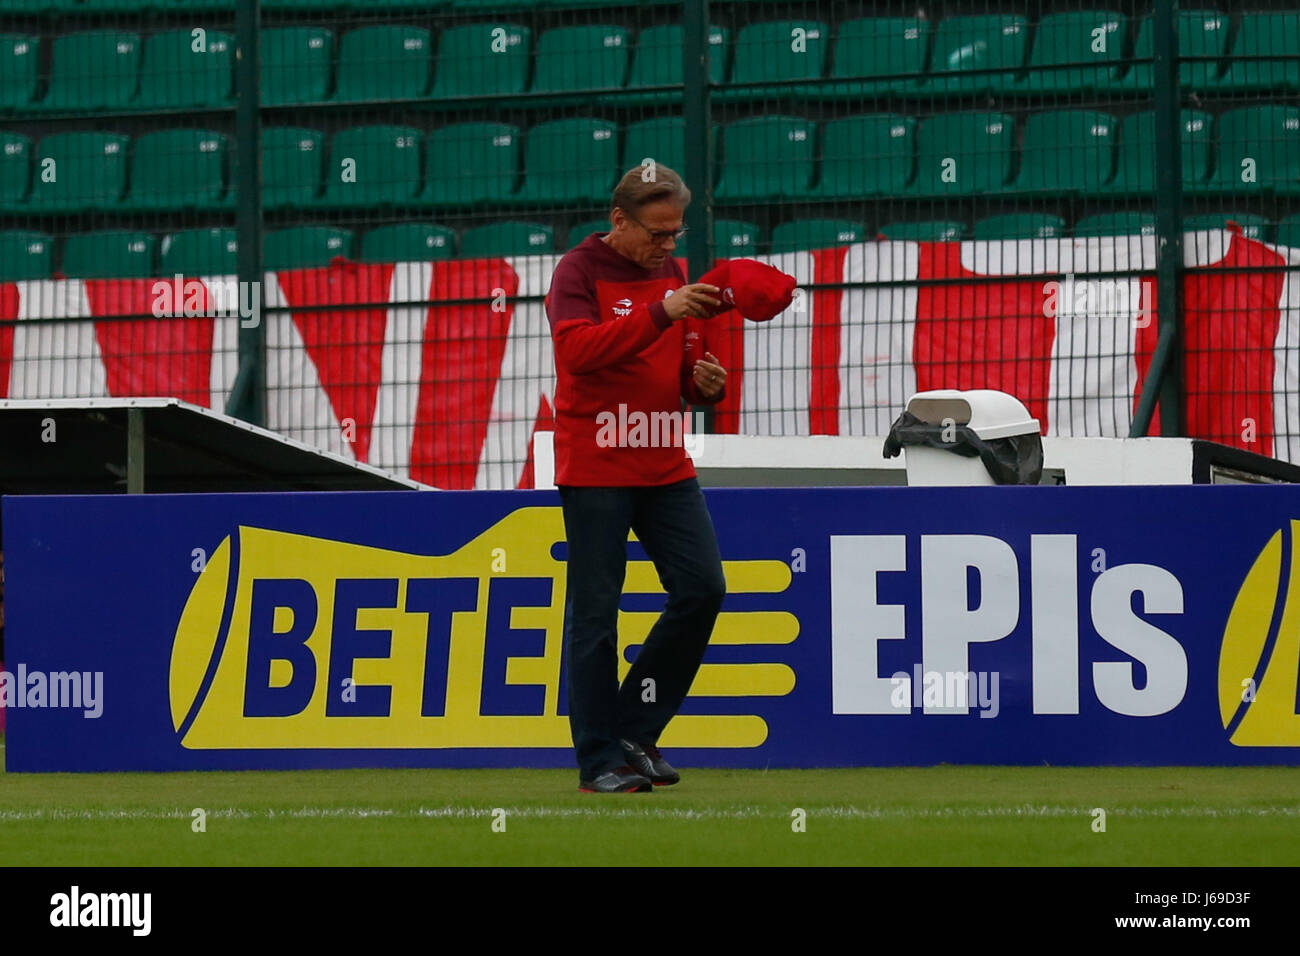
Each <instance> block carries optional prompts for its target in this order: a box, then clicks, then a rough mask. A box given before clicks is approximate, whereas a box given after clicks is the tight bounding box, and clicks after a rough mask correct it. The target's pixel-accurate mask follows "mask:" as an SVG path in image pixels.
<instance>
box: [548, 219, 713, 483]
mask: <svg viewBox="0 0 1300 956" xmlns="http://www.w3.org/2000/svg"><path fill="white" fill-rule="evenodd" d="M602 235H603V234H596V235H592V236H588V237H587V238H586V239H585V240H583V241H582V242H581V243H579V244H578V245H577V246H576V247H575V248H573V249H571V250H570V251H569V252H568V253H567V254H566V255H565V256H564V257H563V258H562V259H560V261H559V263H558V264H557V265H556V267H555V273H554V275H552V277H551V289H550V292H548V293H547V295H546V316H547V319H548V320H549V321H550V324H551V338H552V340H553V341H554V343H555V371H556V387H555V483H556V484H557V485H585V486H590V485H623V486H626V485H666V484H669V483H670V482H674V481H682V480H683V479H686V478H693V477H695V465H694V463H692V461H691V458H690V455H688V454H687V453H686V449H685V448H684V447H683V445H682V439H681V436H682V435H683V434H684V433H685V429H686V427H687V426H688V425H689V412H685V411H683V410H682V399H685V400H686V401H687V402H689V403H690V404H692V405H706V404H713V403H716V402H718V401H721V400H722V398H723V394H724V393H721V392H720V393H719V394H718V395H716V396H715V397H714V398H713V399H711V400H709V399H705V398H704V396H702V395H701V394H700V393H699V391H698V390H697V389H696V387H695V382H694V381H693V380H692V378H691V371H692V369H693V367H694V365H695V362H696V360H697V359H701V358H703V357H704V352H705V350H706V348H707V345H706V342H705V336H704V327H705V326H704V323H703V322H701V321H697V320H695V319H682V320H681V321H679V322H673V321H671V320H670V319H669V318H668V314H667V312H666V311H665V310H664V306H663V300H664V298H665V297H667V296H668V295H669V294H670V293H671V292H672V291H673V290H675V289H677V288H679V287H681V286H683V285H685V284H686V277H685V276H684V275H683V274H682V271H681V268H680V267H679V266H678V265H677V262H676V260H675V259H673V258H672V257H671V256H670V257H669V258H668V259H666V260H664V264H663V265H662V266H660V267H659V269H658V270H656V271H654V272H651V271H649V270H647V269H644V268H642V267H641V266H640V265H638V264H637V263H635V262H633V261H632V260H631V259H629V258H627V257H626V256H624V255H623V254H622V253H620V252H617V251H615V250H614V249H612V248H610V247H609V246H608V245H607V244H606V243H605V242H604V241H603V238H602Z"/></svg>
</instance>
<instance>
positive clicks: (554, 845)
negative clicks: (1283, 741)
mask: <svg viewBox="0 0 1300 956" xmlns="http://www.w3.org/2000/svg"><path fill="white" fill-rule="evenodd" d="M576 782H577V777H576V773H575V772H571V771H568V770H336V771H292V772H245V773H165V774H144V773H113V774H10V773H0V847H3V848H4V852H3V860H4V863H5V864H8V865H66V866H99V865H127V866H135V865H182V866H190V865H198V866H210V865H236V866H258V865H264V864H274V865H388V864H396V865H412V866H427V865H461V864H469V865H476V864H477V865H496V864H517V865H533V864H538V865H551V864H559V865H575V864H577V865H581V864H596V865H619V864H626V865H647V864H650V865H655V864H666V865H673V864H684V865H693V864H728V865H768V864H786V865H802V864H833V865H886V866H900V865H901V866H911V865H971V864H979V865H1048V866H1051V865H1075V866H1077V865H1083V866H1091V865H1119V866H1125V865H1144V866H1150V865H1168V866H1201V865H1216V866H1251V865H1281V866H1295V865H1300V769H1293V768H1246V769H1240V768H1238V769H1228V768H1182V767H1170V768H1100V769H1098V768H1057V767H1012V768H1008V767H950V766H940V767H929V768H887V769H851V770H771V771H758V770H691V769H689V768H684V769H683V782H682V783H681V784H680V785H679V786H677V787H672V788H659V789H657V790H656V792H655V793H653V794H632V795H617V796H603V795H602V796H595V795H588V794H579V793H578V792H577V791H576ZM1097 807H1100V808H1103V809H1104V810H1105V811H1106V830H1105V832H1104V833H1098V832H1094V830H1093V820H1094V816H1093V812H1092V811H1093V810H1094V808H1097ZM195 808H202V809H204V810H205V811H206V813H207V820H206V832H203V833H196V832H194V831H193V828H192V821H193V817H192V811H193V810H194V809H195ZM497 808H501V809H504V810H505V811H506V812H505V818H504V820H505V831H504V832H495V831H494V830H493V822H494V819H499V815H495V816H494V813H493V811H494V810H495V809H497ZM795 808H801V809H802V810H804V811H805V812H806V830H805V832H802V833H797V832H794V830H793V826H792V825H793V822H794V817H793V816H792V813H793V811H794V810H795Z"/></svg>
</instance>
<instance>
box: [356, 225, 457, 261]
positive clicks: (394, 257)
mask: <svg viewBox="0 0 1300 956" xmlns="http://www.w3.org/2000/svg"><path fill="white" fill-rule="evenodd" d="M455 254H456V231H455V230H454V229H449V228H447V227H446V226H435V225H432V224H431V223H427V222H402V223H398V224H397V225H394V226H380V227H378V228H377V229H371V230H370V231H369V232H367V233H366V234H365V235H364V236H362V237H361V261H362V262H429V261H432V260H434V259H450V258H452V257H453V256H454V255H455Z"/></svg>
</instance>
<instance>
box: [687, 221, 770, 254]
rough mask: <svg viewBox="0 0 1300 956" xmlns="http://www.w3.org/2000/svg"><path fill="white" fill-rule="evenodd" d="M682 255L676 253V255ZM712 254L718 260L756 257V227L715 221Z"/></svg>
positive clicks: (754, 225)
mask: <svg viewBox="0 0 1300 956" xmlns="http://www.w3.org/2000/svg"><path fill="white" fill-rule="evenodd" d="M679 248H680V246H679ZM682 254H683V253H681V252H679V253H678V255H682ZM713 254H714V256H716V257H717V258H719V259H736V258H742V257H746V256H755V255H758V226H757V225H756V224H755V223H752V222H744V221H742V220H739V219H715V220H714V221H713Z"/></svg>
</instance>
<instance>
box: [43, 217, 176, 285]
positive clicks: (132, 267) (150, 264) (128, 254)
mask: <svg viewBox="0 0 1300 956" xmlns="http://www.w3.org/2000/svg"><path fill="white" fill-rule="evenodd" d="M63 274H64V275H65V276H67V277H68V278H69V279H148V278H152V277H154V276H156V275H157V270H156V269H154V237H153V234H152V233H148V232H125V231H119V230H115V229H109V230H104V231H101V232H82V233H77V234H75V235H71V236H68V238H67V239H65V240H64V242H63Z"/></svg>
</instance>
